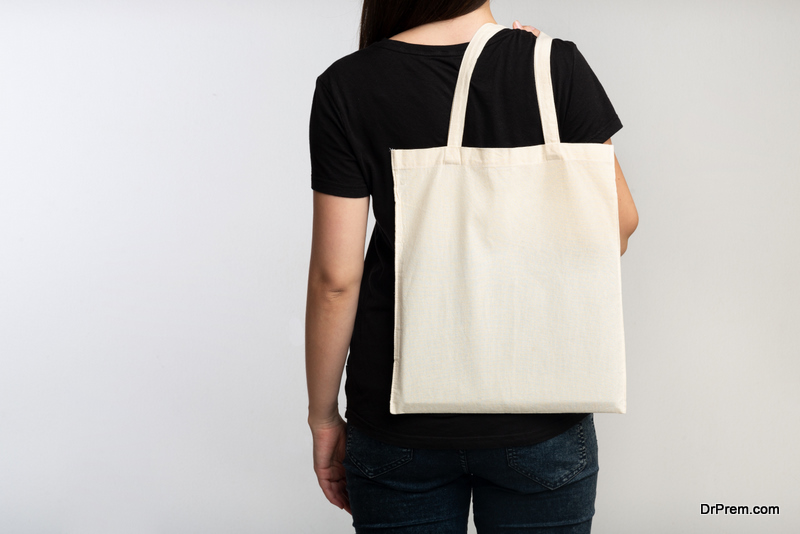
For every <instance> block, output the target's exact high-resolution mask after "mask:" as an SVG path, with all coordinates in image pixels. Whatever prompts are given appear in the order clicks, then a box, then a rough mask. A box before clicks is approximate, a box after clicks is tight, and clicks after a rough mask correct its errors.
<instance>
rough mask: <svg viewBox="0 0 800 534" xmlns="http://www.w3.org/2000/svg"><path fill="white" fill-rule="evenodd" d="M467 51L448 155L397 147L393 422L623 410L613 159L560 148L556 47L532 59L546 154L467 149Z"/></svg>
mask: <svg viewBox="0 0 800 534" xmlns="http://www.w3.org/2000/svg"><path fill="white" fill-rule="evenodd" d="M503 28H505V26H502V25H499V24H494V23H487V24H485V25H483V26H482V27H481V28H480V29H479V30H478V31H477V33H476V34H475V36H474V37H473V38H472V40H471V41H470V43H469V44H468V46H467V49H466V52H465V54H464V57H463V60H462V63H461V67H460V71H459V74H458V81H457V85H456V89H455V96H454V98H453V104H452V110H451V116H450V129H449V134H448V137H447V146H444V147H434V148H423V149H403V150H400V149H392V150H391V162H392V173H393V180H394V200H395V323H394V367H393V373H392V389H391V396H390V412H391V413H393V414H407V413H582V412H586V413H589V412H612V413H625V342H624V332H623V317H622V293H621V271H620V237H619V217H618V211H617V210H618V208H617V191H616V182H615V179H616V175H615V166H614V147H613V146H612V145H605V144H599V143H561V142H560V140H559V133H558V122H557V120H556V108H555V102H554V100H553V87H552V81H551V77H550V48H551V43H552V39H551V37H549V36H547V35H546V34H544V33H540V34H539V37H538V38H537V39H536V44H535V48H534V50H535V52H534V58H533V68H534V76H535V80H536V96H537V98H538V103H539V111H540V115H541V119H542V126H543V129H544V139H545V144H544V145H537V146H525V147H515V148H473V147H463V146H461V141H462V136H463V133H464V117H465V114H466V107H467V96H468V92H469V85H470V78H471V76H472V71H473V68H474V67H475V63H476V62H477V60H478V57H479V56H480V53H481V51H482V50H483V47H484V45H485V44H486V42H487V41H488V40H489V38H490V37H491V36H493V35H494V34H495V33H497V32H498V31H500V30H501V29H503Z"/></svg>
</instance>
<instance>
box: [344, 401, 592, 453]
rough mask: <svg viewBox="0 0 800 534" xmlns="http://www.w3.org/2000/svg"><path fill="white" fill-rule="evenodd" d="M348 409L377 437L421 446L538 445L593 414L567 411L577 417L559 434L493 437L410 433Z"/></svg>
mask: <svg viewBox="0 0 800 534" xmlns="http://www.w3.org/2000/svg"><path fill="white" fill-rule="evenodd" d="M346 412H347V413H346V418H347V424H351V423H352V424H353V426H355V427H358V429H359V430H362V431H363V432H365V433H367V434H369V435H370V436H372V437H373V438H375V439H377V440H380V441H383V442H384V443H388V444H390V445H395V446H398V447H409V448H417V449H494V448H501V447H523V446H529V445H536V444H537V443H541V442H543V441H547V440H548V439H551V438H553V437H555V436H557V435H558V434H561V433H562V432H564V431H566V430H567V429H569V428H571V427H573V426H574V425H576V424H577V423H579V422H580V421H581V420H583V419H584V418H585V417H586V416H588V415H589V414H588V413H576V414H565V415H574V417H565V418H564V421H563V422H562V424H559V425H556V426H555V427H554V428H555V429H556V431H555V433H553V428H549V429H548V432H546V433H545V432H542V431H541V429H539V430H538V431H536V432H525V433H518V434H503V435H492V436H408V435H402V434H396V433H394V432H390V431H387V430H385V429H382V428H378V427H376V426H374V425H373V424H371V423H369V422H368V421H366V420H365V419H364V418H362V417H360V416H359V415H358V414H357V413H355V412H353V410H351V409H347V411H346Z"/></svg>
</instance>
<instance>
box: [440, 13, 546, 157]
mask: <svg viewBox="0 0 800 534" xmlns="http://www.w3.org/2000/svg"><path fill="white" fill-rule="evenodd" d="M504 28H506V26H503V25H502V24H494V23H492V22H487V23H486V24H484V25H483V26H481V27H480V28H478V31H477V32H475V35H474V36H473V37H472V39H471V40H470V42H469V44H468V45H467V50H466V51H465V52H464V57H463V58H462V60H461V67H460V68H459V71H458V80H457V81H456V90H455V93H454V95H453V105H452V108H451V110H450V128H449V131H448V134H447V146H448V147H451V148H459V147H461V143H462V141H463V139H464V119H465V117H466V114H467V97H468V95H469V85H470V80H471V79H472V72H473V71H474V70H475V63H477V61H478V56H480V54H481V52H482V51H483V47H484V46H486V43H487V42H488V41H489V39H490V38H491V37H492V36H493V35H494V34H496V33H497V32H499V31H500V30H502V29H504ZM552 41H553V40H552V38H551V37H550V36H549V35H547V34H546V33H544V32H539V36H538V37H537V38H536V44H535V45H534V52H533V71H534V72H533V74H534V78H535V81H536V96H537V100H538V103H539V115H540V117H541V121H542V131H543V133H544V142H545V143H546V144H550V143H559V142H560V140H559V134H558V120H557V116H556V105H555V100H554V98H553V83H552V78H551V76H550V48H551V44H552ZM451 155H452V156H453V157H454V159H456V160H460V158H459V157H458V156H457V155H456V154H455V153H453V154H451ZM454 162H457V161H454Z"/></svg>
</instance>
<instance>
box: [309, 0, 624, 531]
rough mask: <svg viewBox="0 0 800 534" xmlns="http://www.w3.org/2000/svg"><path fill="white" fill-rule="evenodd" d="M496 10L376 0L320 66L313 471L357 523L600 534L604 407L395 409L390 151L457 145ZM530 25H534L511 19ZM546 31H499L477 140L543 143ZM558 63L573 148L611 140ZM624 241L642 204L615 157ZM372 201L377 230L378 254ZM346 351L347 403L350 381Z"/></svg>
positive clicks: (580, 73) (474, 118) (312, 304)
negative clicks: (599, 421) (540, 59)
mask: <svg viewBox="0 0 800 534" xmlns="http://www.w3.org/2000/svg"><path fill="white" fill-rule="evenodd" d="M487 22H491V23H496V22H495V20H494V18H493V16H492V13H491V10H490V5H489V1H488V0H441V1H438V2H422V1H418V0H393V1H390V0H365V2H364V6H363V12H362V19H361V42H360V48H359V50H358V51H357V52H354V53H352V54H350V55H348V56H345V57H344V58H341V59H339V60H338V61H336V62H334V63H333V64H332V65H331V66H330V67H329V68H328V69H327V70H326V71H325V72H324V73H323V74H322V75H320V76H319V77H318V78H317V86H316V90H315V93H314V100H313V104H312V110H311V120H310V136H309V140H310V148H311V164H312V188H313V190H314V223H313V238H312V252H311V262H310V268H309V283H308V302H307V315H306V371H307V380H308V394H309V415H308V423H309V426H310V427H311V431H312V436H313V442H314V470H315V472H316V474H317V477H318V480H319V484H320V486H321V487H322V490H323V492H324V493H325V495H326V497H327V498H328V500H329V501H330V502H332V503H333V504H335V505H337V506H339V507H340V508H343V509H345V510H347V511H348V512H350V513H351V514H352V516H353V525H354V527H355V528H356V531H357V532H378V531H380V532H386V531H391V532H466V528H467V527H466V525H467V521H468V514H469V507H470V500H471V499H472V501H473V508H474V521H475V525H476V527H477V529H478V531H479V532H482V533H483V532H494V531H499V530H503V531H510V530H508V529H511V530H513V531H515V532H517V531H518V532H524V531H535V532H553V533H556V532H573V533H577V532H589V531H590V529H591V521H592V516H593V515H594V500H595V490H596V484H597V472H598V469H599V467H598V462H597V442H596V435H595V429H594V422H593V416H592V414H575V413H567V414H403V415H392V414H391V413H390V412H389V394H390V389H389V388H390V385H391V378H392V364H393V317H394V316H393V313H394V285H393V284H394V264H393V259H394V257H393V254H394V252H393V250H394V249H393V237H394V211H393V210H394V204H393V202H394V198H393V190H392V187H393V186H392V172H391V162H390V148H425V147H439V146H443V145H445V144H446V139H447V130H448V128H447V126H448V121H449V113H450V109H451V102H452V98H453V90H454V87H455V83H456V76H457V74H458V70H459V67H460V62H461V58H462V57H463V54H464V51H465V50H466V47H467V44H468V42H469V41H470V39H471V38H472V36H473V35H474V34H475V32H476V31H477V30H478V28H480V27H481V26H482V25H483V24H485V23H487ZM518 29H525V30H528V31H516V30H518ZM537 34H538V31H537V30H535V29H533V28H530V27H522V26H520V25H519V24H517V23H515V24H514V29H503V30H501V31H499V32H498V33H497V34H495V35H493V36H492V37H491V39H490V40H489V41H488V42H487V43H486V46H485V48H484V49H483V52H482V54H481V58H480V60H479V61H478V63H477V64H476V66H475V70H474V72H473V75H472V81H471V85H470V97H469V100H468V104H467V113H466V123H465V127H464V138H463V145H464V146H475V147H515V146H530V145H538V144H542V143H543V142H544V140H543V133H542V127H541V123H540V120H539V112H538V105H537V101H536V98H535V93H534V89H533V88H534V79H533V69H532V66H531V58H532V57H533V50H534V44H535V41H536V35H537ZM551 72H552V79H553V91H554V97H555V104H556V111H557V116H558V126H559V129H560V132H561V141H562V142H565V143H603V142H605V143H606V144H611V139H610V138H611V136H612V135H613V134H614V133H616V132H617V131H619V130H620V129H621V128H622V123H621V122H620V120H619V118H618V117H617V114H616V113H615V111H614V108H613V106H612V104H611V102H610V101H609V100H608V98H607V96H606V94H605V91H604V90H603V88H602V86H601V85H600V82H599V81H598V80H597V78H596V77H595V75H594V73H593V72H592V70H591V68H590V67H589V66H588V64H587V63H586V61H585V59H584V58H583V56H582V55H581V53H580V52H579V51H578V49H577V47H576V46H575V45H574V44H573V43H571V42H569V41H563V40H560V39H554V40H553V43H552V49H551ZM616 173H617V180H616V183H617V192H618V199H619V202H618V205H619V221H620V243H621V250H620V254H622V253H624V252H625V249H626V248H627V241H628V238H629V237H630V235H631V234H632V233H633V231H634V230H635V228H636V226H637V224H638V214H637V212H636V208H635V206H634V204H633V200H632V199H631V196H630V192H629V190H628V187H627V185H626V182H625V178H624V176H623V174H622V171H621V169H620V167H619V163H618V162H617V163H616ZM370 196H371V197H372V199H373V211H374V214H375V220H376V225H375V229H374V231H373V234H372V237H371V239H370V244H369V248H368V250H367V254H366V258H364V241H365V238H366V227H367V216H368V209H369V199H370ZM348 348H349V350H350V354H349V358H347V382H346V384H345V392H346V395H347V408H346V411H345V417H346V419H347V422H346V423H345V420H344V419H342V417H341V416H340V415H339V407H338V401H337V399H338V392H339V387H340V383H341V377H342V371H343V368H344V366H345V359H346V357H347V353H348Z"/></svg>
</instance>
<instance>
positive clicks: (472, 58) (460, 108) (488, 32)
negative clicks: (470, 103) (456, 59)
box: [447, 22, 505, 147]
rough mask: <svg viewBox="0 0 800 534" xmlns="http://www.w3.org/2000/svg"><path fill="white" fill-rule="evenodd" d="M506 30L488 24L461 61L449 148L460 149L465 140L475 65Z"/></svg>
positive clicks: (475, 36)
mask: <svg viewBox="0 0 800 534" xmlns="http://www.w3.org/2000/svg"><path fill="white" fill-rule="evenodd" d="M503 28H505V26H503V25H502V24H494V23H492V22H487V23H486V24H484V25H483V26H481V27H480V28H478V31H477V32H475V35H473V36H472V39H471V40H470V42H469V44H468V45H467V50H466V52H464V57H463V58H462V59H461V67H460V68H459V69H458V81H456V92H455V94H454V95H453V107H452V108H451V109H450V130H449V132H448V134H447V146H448V147H460V146H461V141H462V140H463V138H464V117H465V116H466V115H467V95H469V82H470V80H471V79H472V71H473V70H475V63H476V62H477V61H478V56H479V55H481V52H482V51H483V47H484V46H485V45H486V42H487V41H488V40H489V39H490V38H491V37H492V36H493V35H494V34H496V33H497V32H499V31H500V30H502V29H503Z"/></svg>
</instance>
